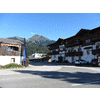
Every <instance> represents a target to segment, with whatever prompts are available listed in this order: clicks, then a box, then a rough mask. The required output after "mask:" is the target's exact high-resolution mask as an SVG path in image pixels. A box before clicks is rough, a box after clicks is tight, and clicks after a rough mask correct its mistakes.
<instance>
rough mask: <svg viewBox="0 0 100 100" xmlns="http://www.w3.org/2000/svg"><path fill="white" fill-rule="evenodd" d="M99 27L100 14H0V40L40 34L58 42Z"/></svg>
mask: <svg viewBox="0 0 100 100" xmlns="http://www.w3.org/2000/svg"><path fill="white" fill-rule="evenodd" d="M99 26H100V13H0V38H8V37H13V36H18V37H22V38H24V37H25V38H26V39H28V38H31V37H32V36H34V35H35V34H38V35H42V36H45V37H46V38H48V39H50V40H55V41H56V40H58V39H59V38H68V37H71V36H73V35H75V34H76V33H77V32H78V31H79V30H80V29H94V28H96V27H99Z"/></svg>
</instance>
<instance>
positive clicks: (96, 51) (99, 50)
mask: <svg viewBox="0 0 100 100" xmlns="http://www.w3.org/2000/svg"><path fill="white" fill-rule="evenodd" d="M92 54H93V55H96V54H100V49H95V50H92Z"/></svg>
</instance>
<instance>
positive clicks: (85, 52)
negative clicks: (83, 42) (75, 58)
mask: <svg viewBox="0 0 100 100" xmlns="http://www.w3.org/2000/svg"><path fill="white" fill-rule="evenodd" d="M85 47H93V49H95V45H88V46H84V47H82V51H83V56H82V57H81V59H83V60H86V61H88V62H91V60H92V59H94V58H97V57H96V56H94V55H93V54H92V49H84V48H85ZM87 50H89V51H90V54H87Z"/></svg>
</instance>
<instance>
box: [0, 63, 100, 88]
mask: <svg viewBox="0 0 100 100" xmlns="http://www.w3.org/2000/svg"><path fill="white" fill-rule="evenodd" d="M0 87H1V88H100V67H96V68H95V67H85V66H72V65H57V64H51V63H30V66H29V67H27V68H16V69H1V70H0Z"/></svg>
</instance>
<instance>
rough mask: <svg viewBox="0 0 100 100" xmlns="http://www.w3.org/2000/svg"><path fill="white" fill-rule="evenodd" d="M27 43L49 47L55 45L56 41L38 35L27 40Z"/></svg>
mask: <svg viewBox="0 0 100 100" xmlns="http://www.w3.org/2000/svg"><path fill="white" fill-rule="evenodd" d="M27 42H29V43H37V44H40V45H48V44H51V43H54V42H55V41H53V40H49V39H47V38H46V37H44V36H40V35H38V34H36V35H34V36H32V37H31V38H29V39H27Z"/></svg>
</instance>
